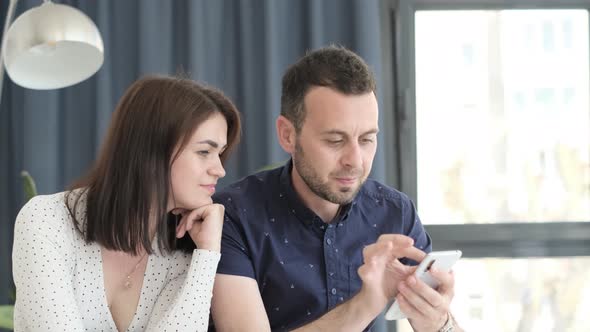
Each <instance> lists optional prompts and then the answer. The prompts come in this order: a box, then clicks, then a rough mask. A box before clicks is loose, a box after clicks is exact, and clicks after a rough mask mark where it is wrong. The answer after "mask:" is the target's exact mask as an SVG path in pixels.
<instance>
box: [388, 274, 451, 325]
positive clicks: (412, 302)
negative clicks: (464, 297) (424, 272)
mask: <svg viewBox="0 0 590 332" xmlns="http://www.w3.org/2000/svg"><path fill="white" fill-rule="evenodd" d="M429 273H430V274H431V275H432V277H434V279H436V280H437V281H438V282H439V286H438V288H437V289H436V290H434V289H432V288H430V286H428V285H427V284H425V283H424V282H423V281H422V280H420V279H417V278H416V277H415V276H414V275H410V276H409V277H407V278H406V279H405V280H404V281H403V282H401V283H400V284H399V287H398V288H399V293H398V294H397V297H396V299H397V301H398V302H399V307H400V309H401V311H402V312H403V313H404V314H405V315H406V316H407V317H408V320H409V321H410V324H411V325H412V328H414V331H419V332H431V331H432V332H436V331H438V330H440V329H441V328H442V327H443V325H444V324H445V323H446V321H447V319H449V317H450V315H449V312H450V311H449V306H450V304H451V300H452V299H453V296H454V286H455V278H454V276H453V273H452V272H442V271H440V270H438V269H436V268H431V269H430V271H429Z"/></svg>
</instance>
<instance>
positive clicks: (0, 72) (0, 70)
mask: <svg viewBox="0 0 590 332" xmlns="http://www.w3.org/2000/svg"><path fill="white" fill-rule="evenodd" d="M17 1H18V0H10V3H9V4H8V12H7V13H6V20H5V21H4V30H3V32H2V43H1V47H0V105H2V90H3V87H4V46H5V45H4V43H6V33H7V32H8V28H9V27H10V23H12V19H13V18H14V11H15V10H16V2H17Z"/></svg>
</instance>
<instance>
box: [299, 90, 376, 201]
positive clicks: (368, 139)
mask: <svg viewBox="0 0 590 332" xmlns="http://www.w3.org/2000/svg"><path fill="white" fill-rule="evenodd" d="M304 103H305V110H306V115H305V121H304V122H303V126H302V128H301V131H300V132H299V134H297V136H296V143H295V151H294V152H293V164H294V171H295V172H297V174H298V175H299V176H300V177H301V179H302V180H303V181H304V182H305V184H306V185H307V186H308V187H309V189H310V190H311V191H312V192H313V193H314V194H315V195H317V196H319V197H320V198H322V199H324V200H327V201H329V202H332V203H335V204H347V203H349V202H351V201H352V199H353V198H354V196H355V195H356V193H357V192H358V191H359V189H360V187H361V185H362V184H363V183H364V182H365V180H366V179H367V176H368V175H369V173H370V171H371V166H372V164H373V158H374V157H375V151H376V149H377V132H378V113H379V111H378V106H377V100H376V98H375V95H374V93H373V92H369V93H366V94H362V95H344V94H342V93H340V92H337V91H335V90H332V89H330V88H326V87H314V88H312V89H311V90H310V91H309V92H308V93H307V95H306V96H305V99H304Z"/></svg>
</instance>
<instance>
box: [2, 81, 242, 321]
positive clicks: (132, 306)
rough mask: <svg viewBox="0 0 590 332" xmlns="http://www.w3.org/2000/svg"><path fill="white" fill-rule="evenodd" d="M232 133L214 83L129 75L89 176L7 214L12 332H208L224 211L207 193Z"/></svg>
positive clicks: (229, 109)
mask: <svg viewBox="0 0 590 332" xmlns="http://www.w3.org/2000/svg"><path fill="white" fill-rule="evenodd" d="M239 134H240V120H239V115H238V112H237V110H236V108H235V107H234V105H233V104H232V103H231V102H230V101H229V100H228V99H227V98H226V97H224V96H223V94H221V92H219V91H217V90H214V89H211V88H207V87H203V86H201V85H199V84H197V83H195V82H193V81H191V80H188V79H179V78H166V77H147V78H143V79H140V80H139V81H137V82H135V83H134V84H133V85H132V86H131V87H130V88H129V89H128V91H127V92H126V93H125V95H124V96H123V97H122V99H121V101H120V103H119V105H118V106H117V109H116V111H115V113H114V115H113V120H112V122H111V126H110V129H109V131H108V134H107V137H106V141H105V142H104V144H103V146H102V150H101V152H100V154H99V157H98V159H97V161H96V163H95V164H94V166H93V168H92V169H91V171H90V172H89V173H88V175H87V176H86V177H85V178H83V179H82V180H81V181H80V182H79V183H78V184H77V185H75V186H74V187H73V189H72V190H70V191H67V192H63V193H58V194H54V195H48V196H37V197H35V198H33V199H31V200H30V201H29V202H28V203H27V204H26V205H25V206H24V207H23V208H22V210H21V212H20V213H19V215H18V217H17V220H16V225H15V234H14V235H15V237H14V248H13V274H14V281H15V284H16V289H17V297H16V299H17V300H16V305H15V312H14V318H15V330H16V331H22V330H26V331H30V330H35V331H37V330H39V331H98V330H101V331H105V330H106V331H144V330H148V331H163V330H167V329H173V330H182V331H184V330H186V331H195V330H198V331H205V330H207V325H208V320H209V306H210V301H211V291H212V287H213V280H214V277H215V271H216V268H217V263H218V260H219V257H220V254H219V251H220V241H221V230H222V225H223V213H224V209H223V206H222V205H219V204H213V203H212V200H211V196H212V195H213V193H214V192H215V184H216V183H217V180H218V179H219V178H221V177H223V176H224V175H225V171H224V169H223V166H222V162H223V161H224V160H225V159H226V158H227V155H228V153H229V151H230V150H231V148H232V147H234V145H235V144H236V143H237V141H238V139H239ZM195 246H196V248H197V249H195Z"/></svg>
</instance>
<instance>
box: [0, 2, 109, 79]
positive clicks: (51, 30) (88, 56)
mask: <svg viewBox="0 0 590 332" xmlns="http://www.w3.org/2000/svg"><path fill="white" fill-rule="evenodd" d="M103 50H104V47H103V43H102V38H101V36H100V32H99V31H98V28H97V27H96V25H95V24H94V22H92V20H91V19H90V18H89V17H88V16H86V15H85V14H84V13H82V12H81V11H79V10H77V9H75V8H73V7H70V6H67V5H61V4H54V3H52V2H50V1H48V2H45V3H43V4H42V5H41V6H39V7H35V8H33V9H30V10H28V11H26V12H25V13H23V14H22V15H21V16H19V17H18V18H17V19H16V20H15V21H14V23H13V24H12V25H11V26H10V28H9V30H8V32H7V33H6V36H5V41H4V47H3V48H2V52H3V53H4V64H5V67H6V72H7V73H8V76H9V77H10V78H11V79H12V81H14V83H16V84H18V85H21V86H23V87H26V88H30V89H38V90H47V89H59V88H63V87H66V86H70V85H73V84H76V83H79V82H81V81H83V80H85V79H87V78H88V77H90V76H92V75H93V74H94V73H96V72H97V71H98V69H100V66H101V65H102V63H103V60H104V53H103V52H104V51H103Z"/></svg>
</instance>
